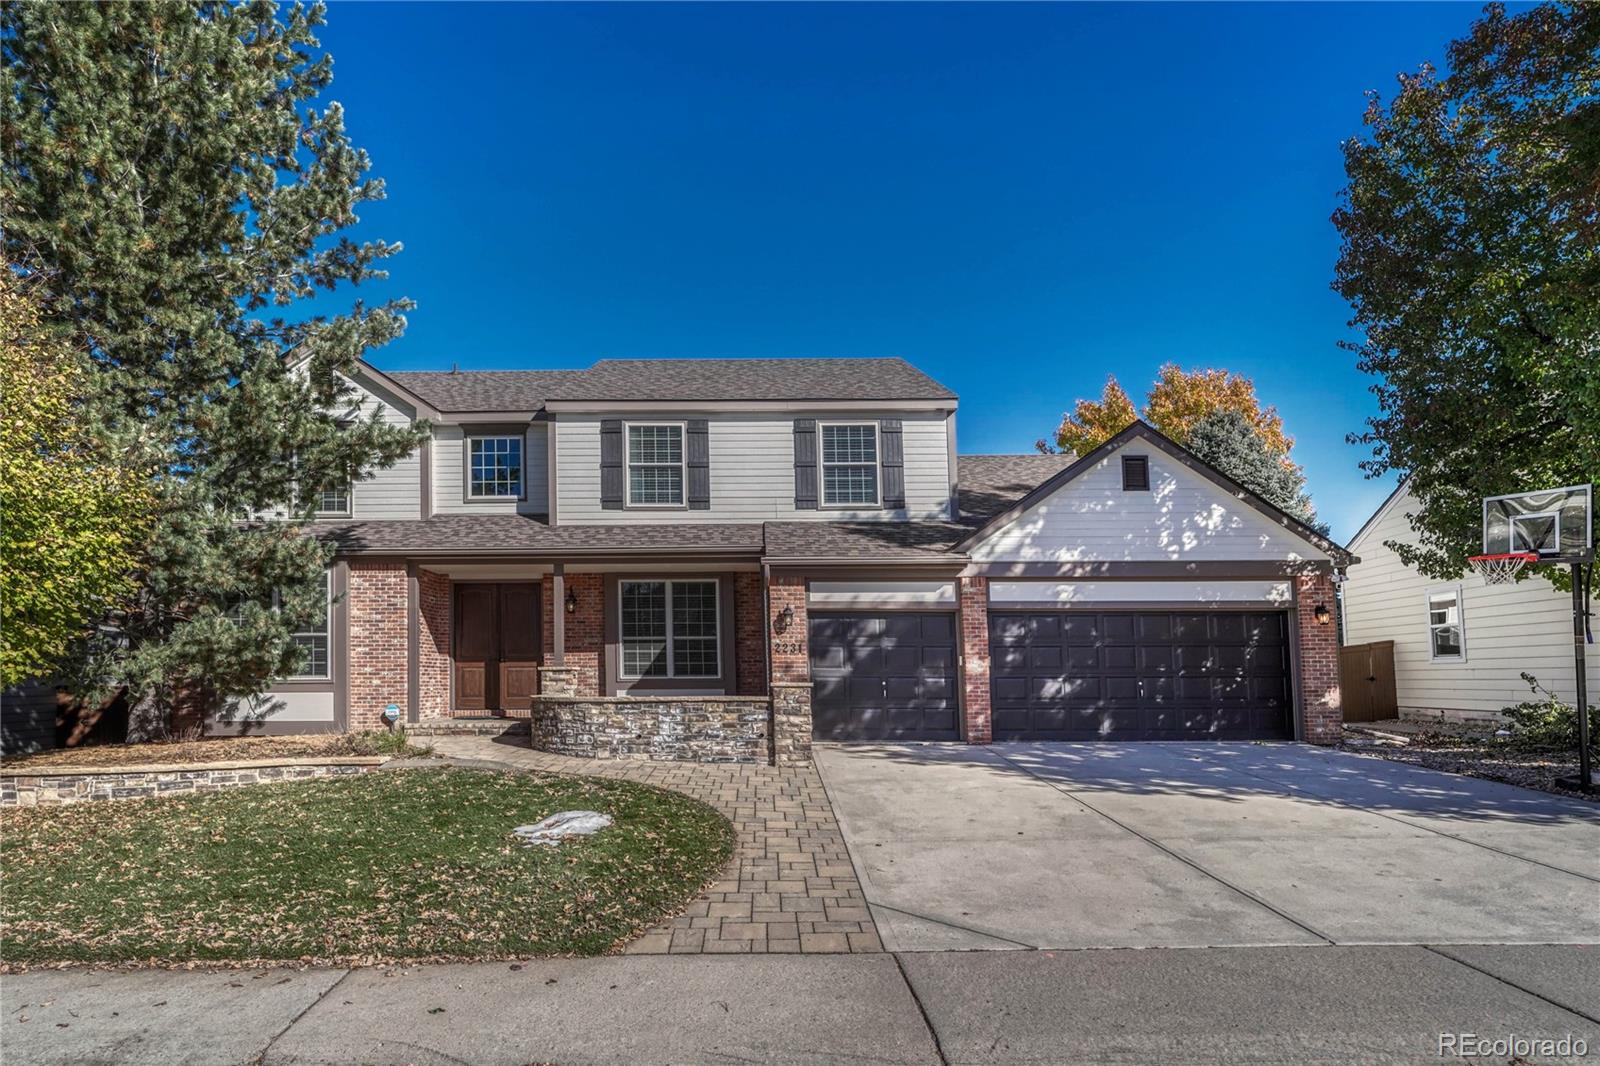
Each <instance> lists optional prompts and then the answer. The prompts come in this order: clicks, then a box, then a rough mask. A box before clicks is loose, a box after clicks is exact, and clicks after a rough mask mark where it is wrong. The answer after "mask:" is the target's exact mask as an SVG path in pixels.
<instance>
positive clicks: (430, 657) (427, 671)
mask: <svg viewBox="0 0 1600 1066" xmlns="http://www.w3.org/2000/svg"><path fill="white" fill-rule="evenodd" d="M451 607H452V604H451V602H450V578H449V577H447V576H446V575H444V574H436V573H434V572H433V571H432V570H419V571H417V645H418V646H417V690H418V703H417V709H418V713H419V715H420V716H421V717H423V718H438V717H443V716H444V715H447V714H449V713H450V710H451V707H450V652H451V648H450V625H451V621H450V618H451V613H452V611H451Z"/></svg>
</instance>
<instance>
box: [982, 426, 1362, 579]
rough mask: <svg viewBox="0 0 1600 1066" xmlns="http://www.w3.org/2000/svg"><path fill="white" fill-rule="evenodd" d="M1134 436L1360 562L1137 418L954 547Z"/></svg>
mask: <svg viewBox="0 0 1600 1066" xmlns="http://www.w3.org/2000/svg"><path fill="white" fill-rule="evenodd" d="M1135 438H1139V439H1142V440H1144V441H1147V442H1148V443H1150V444H1151V445H1153V446H1154V447H1156V448H1159V449H1160V450H1161V451H1163V452H1165V453H1166V454H1167V455H1168V456H1170V457H1171V458H1173V459H1176V460H1177V461H1178V462H1180V463H1182V464H1183V465H1184V466H1186V467H1188V468H1189V469H1190V470H1192V471H1194V472H1195V473H1196V474H1199V475H1200V476H1201V477H1204V478H1205V479H1206V480H1208V481H1210V482H1211V483H1212V484H1214V485H1216V486H1217V487H1218V488H1220V489H1222V490H1223V491H1225V492H1227V493H1228V494H1229V495H1230V496H1232V497H1233V498H1234V499H1236V500H1239V501H1241V502H1242V503H1246V504H1248V505H1250V506H1251V507H1253V508H1255V509H1256V510H1257V511H1260V512H1261V513H1262V514H1263V515H1265V516H1266V517H1267V518H1270V519H1271V520H1272V521H1274V522H1275V523H1277V524H1278V525H1279V526H1281V527H1283V529H1285V530H1286V531H1288V532H1289V533H1292V534H1294V535H1295V536H1297V537H1299V538H1300V539H1301V540H1303V541H1305V542H1306V543H1308V544H1310V545H1312V546H1313V547H1315V548H1316V549H1317V550H1319V551H1324V552H1327V553H1328V554H1329V555H1330V556H1331V557H1332V558H1333V561H1334V562H1335V563H1337V564H1339V565H1341V566H1348V565H1350V564H1351V563H1355V562H1360V560H1359V559H1357V558H1356V557H1355V556H1353V555H1351V554H1350V553H1349V552H1348V551H1346V550H1345V549H1344V548H1343V547H1342V546H1340V545H1338V544H1335V543H1334V542H1333V541H1331V540H1329V539H1328V538H1327V537H1324V536H1323V535H1322V534H1321V533H1318V532H1317V531H1316V530H1314V529H1312V528H1311V527H1310V526H1308V525H1306V524H1305V523H1304V522H1302V521H1300V520H1299V519H1298V518H1295V517H1293V516H1292V515H1289V514H1285V513H1284V512H1283V511H1280V510H1279V509H1278V508H1276V507H1274V506H1273V505H1272V504H1270V503H1268V502H1267V501H1266V500H1263V499H1262V498H1261V497H1259V496H1257V495H1256V494H1255V493H1253V492H1251V491H1250V490H1249V489H1247V488H1245V487H1244V486H1243V485H1240V484H1239V483H1238V482H1237V481H1234V480H1233V479H1232V478H1230V477H1228V476H1227V475H1226V474H1224V473H1222V471H1220V470H1218V469H1216V468H1215V467H1213V466H1211V465H1210V464H1209V463H1207V462H1205V461H1204V460H1202V459H1200V458H1199V457H1198V456H1196V455H1195V454H1194V453H1193V452H1191V451H1189V450H1188V449H1187V448H1185V447H1183V446H1182V445H1180V444H1178V443H1176V442H1175V441H1173V440H1171V439H1170V438H1168V437H1166V436H1164V435H1163V434H1162V433H1160V432H1159V431H1157V430H1156V429H1155V428H1154V427H1153V426H1151V425H1149V424H1148V423H1146V422H1144V421H1142V420H1137V419H1136V420H1135V421H1134V422H1132V423H1131V424H1129V425H1128V427H1127V428H1126V429H1124V430H1122V431H1121V432H1120V433H1118V434H1117V435H1116V436H1114V437H1112V438H1111V439H1110V440H1108V441H1106V442H1105V443H1103V444H1101V445H1100V446H1099V447H1098V448H1094V449H1092V450H1091V451H1090V452H1089V453H1088V454H1087V455H1084V456H1083V457H1081V458H1079V459H1077V460H1074V461H1073V462H1072V463H1071V464H1070V465H1068V466H1067V467H1066V468H1065V469H1063V470H1062V471H1061V472H1060V473H1058V474H1056V475H1055V476H1054V477H1052V478H1048V479H1047V480H1045V481H1044V482H1043V483H1042V484H1040V485H1039V486H1038V487H1037V488H1035V489H1034V490H1033V491H1032V492H1030V493H1028V494H1027V495H1026V496H1024V497H1023V498H1022V499H1020V500H1018V501H1017V502H1016V503H1015V504H1013V505H1012V506H1011V507H1010V508H1009V509H1007V510H1005V511H1003V512H1002V513H1000V514H998V515H996V516H995V517H993V518H991V519H990V520H989V521H987V522H985V523H984V524H983V525H982V526H980V527H979V528H978V529H977V530H976V531H974V532H973V533H972V534H971V535H970V536H968V537H967V538H966V539H965V540H963V541H962V542H961V543H960V544H957V545H956V550H957V551H966V550H967V549H969V548H971V547H972V546H973V545H974V544H976V543H978V542H979V541H981V540H983V539H985V538H986V537H988V536H989V535H990V534H991V533H993V532H994V531H995V530H998V529H1001V528H1003V527H1005V526H1006V525H1009V524H1010V523H1011V522H1013V521H1015V520H1016V519H1017V518H1018V517H1020V516H1021V515H1022V514H1023V513H1025V512H1026V511H1028V510H1029V509H1030V508H1032V507H1033V506H1034V505H1035V504H1037V503H1038V502H1039V501H1040V500H1043V499H1045V498H1046V497H1048V496H1050V495H1051V494H1052V493H1054V492H1055V491H1056V490H1057V489H1059V488H1061V487H1062V486H1063V485H1065V484H1067V483H1068V482H1070V481H1072V480H1074V479H1076V478H1077V477H1078V475H1080V474H1082V473H1083V472H1084V471H1085V470H1088V469H1089V468H1090V467H1092V466H1095V465H1097V464H1098V463H1099V462H1100V461H1101V460H1102V459H1103V458H1104V457H1105V456H1107V455H1109V454H1110V453H1111V452H1114V451H1116V450H1117V449H1118V448H1121V447H1122V446H1123V445H1125V444H1127V443H1128V442H1129V441H1131V440H1133V439H1135Z"/></svg>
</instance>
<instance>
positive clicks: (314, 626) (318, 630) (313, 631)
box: [274, 570, 333, 681]
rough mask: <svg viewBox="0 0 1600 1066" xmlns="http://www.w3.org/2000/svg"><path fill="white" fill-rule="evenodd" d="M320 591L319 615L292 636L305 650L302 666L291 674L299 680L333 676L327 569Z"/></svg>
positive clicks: (329, 590)
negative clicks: (329, 650) (329, 641)
mask: <svg viewBox="0 0 1600 1066" xmlns="http://www.w3.org/2000/svg"><path fill="white" fill-rule="evenodd" d="M320 591H321V597H322V598H321V601H320V602H321V610H320V611H319V612H318V615H317V617H316V618H314V619H312V621H311V622H310V623H309V625H308V628H306V629H301V630H297V631H295V633H294V634H293V636H292V638H291V639H293V641H294V642H295V644H296V645H297V646H299V647H300V648H301V649H302V651H303V652H304V654H303V655H302V657H301V659H300V666H299V667H298V668H297V669H296V670H295V672H294V673H292V674H290V675H289V676H290V677H291V678H292V679H294V680H297V681H310V680H325V679H327V678H329V677H332V676H333V675H332V673H331V672H330V670H329V657H328V616H329V610H328V604H329V600H330V598H331V586H330V585H329V583H328V572H327V571H326V570H324V571H323V572H322V584H321V586H320ZM274 599H276V596H274Z"/></svg>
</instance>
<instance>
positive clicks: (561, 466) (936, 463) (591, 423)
mask: <svg viewBox="0 0 1600 1066" xmlns="http://www.w3.org/2000/svg"><path fill="white" fill-rule="evenodd" d="M603 417H609V416H602V415H598V414H596V415H588V414H567V413H563V414H561V415H560V416H559V417H558V418H557V419H556V421H555V422H553V423H552V425H553V426H554V433H555V440H556V480H557V482H558V484H557V486H556V491H557V493H558V495H557V497H556V520H557V521H558V522H559V523H560V524H562V525H588V524H603V523H618V522H645V523H662V522H764V521H769V520H779V519H787V520H801V519H811V518H815V519H820V520H823V521H841V520H850V519H883V518H907V517H909V518H948V517H949V515H950V452H949V447H948V445H947V443H946V436H945V434H946V425H947V422H946V417H945V415H944V413H943V412H937V411H930V412H926V413H922V412H905V413H898V414H895V415H894V417H897V418H899V419H900V421H901V426H902V430H901V439H902V442H903V444H904V449H905V488H906V509H905V510H903V511H885V510H881V509H869V510H861V511H855V510H848V509H843V508H837V507H823V508H818V509H816V510H803V511H801V510H796V509H795V506H794V421H795V419H796V418H815V419H817V420H818V421H819V422H829V421H834V420H837V421H840V422H862V421H876V420H877V419H876V418H875V417H873V416H872V415H870V414H862V413H853V414H849V415H838V416H832V415H828V414H826V413H808V412H800V413H795V412H771V413H765V412H740V413H737V414H727V413H717V414H704V413H700V412H695V411H689V410H675V411H672V412H670V413H666V412H663V413H662V414H659V415H628V416H616V417H620V418H622V419H623V421H637V422H646V421H651V420H658V421H660V420H671V421H682V420H684V419H687V418H704V419H706V421H707V423H708V426H707V446H708V448H709V451H710V459H711V507H710V509H708V510H704V511H690V510H685V509H678V508H660V507H652V508H637V509H623V510H620V511H608V510H605V509H603V508H602V507H601V506H600V422H601V419H602V418H603Z"/></svg>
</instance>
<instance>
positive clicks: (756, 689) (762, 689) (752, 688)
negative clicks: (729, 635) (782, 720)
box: [733, 571, 767, 696]
mask: <svg viewBox="0 0 1600 1066" xmlns="http://www.w3.org/2000/svg"><path fill="white" fill-rule="evenodd" d="M763 598H764V597H763V596H762V595H761V575H760V574H759V573H757V572H755V571H749V572H746V573H741V574H735V575H734V577H733V657H734V662H735V669H736V670H737V671H738V673H739V687H738V690H737V693H736V694H737V695H740V696H765V695H766V694H767V649H766V631H765V629H764V628H763V626H762V624H761V620H762V618H763V617H764V614H763V611H762V600H763Z"/></svg>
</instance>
